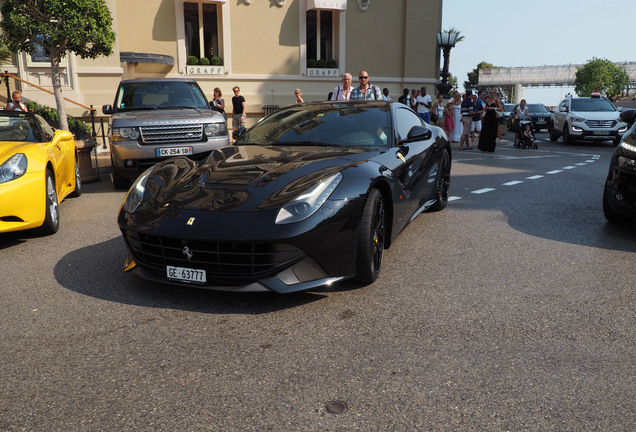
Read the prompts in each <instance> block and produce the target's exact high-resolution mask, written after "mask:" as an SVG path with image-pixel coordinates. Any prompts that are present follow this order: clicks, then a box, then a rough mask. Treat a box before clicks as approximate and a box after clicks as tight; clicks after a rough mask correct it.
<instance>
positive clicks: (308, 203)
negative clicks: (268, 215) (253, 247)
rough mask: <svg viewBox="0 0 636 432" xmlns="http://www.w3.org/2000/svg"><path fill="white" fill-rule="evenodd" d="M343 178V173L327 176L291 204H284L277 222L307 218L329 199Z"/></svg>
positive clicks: (285, 222)
mask: <svg viewBox="0 0 636 432" xmlns="http://www.w3.org/2000/svg"><path fill="white" fill-rule="evenodd" d="M341 180H342V174H341V173H337V174H334V175H332V176H330V177H327V178H326V179H324V180H322V181H320V182H319V183H318V184H316V185H315V186H314V187H312V188H311V189H309V190H308V191H307V192H305V193H304V194H302V195H300V196H299V197H298V198H296V199H295V200H293V201H292V202H290V203H289V204H287V205H284V206H283V207H282V208H281V209H280V210H279V211H278V215H277V216H276V224H277V225H281V224H288V223H293V222H300V221H302V220H305V219H307V218H308V217H309V216H311V215H312V214H314V213H315V212H316V210H318V209H319V208H320V206H322V205H323V204H324V203H325V201H327V198H329V195H331V193H332V192H333V191H334V189H335V188H336V186H338V184H340V181H341Z"/></svg>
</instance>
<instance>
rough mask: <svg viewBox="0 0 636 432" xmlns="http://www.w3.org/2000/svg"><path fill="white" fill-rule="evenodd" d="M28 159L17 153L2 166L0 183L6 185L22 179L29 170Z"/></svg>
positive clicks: (0, 168) (0, 167)
mask: <svg viewBox="0 0 636 432" xmlns="http://www.w3.org/2000/svg"><path fill="white" fill-rule="evenodd" d="M27 165H28V164H27V157H26V155H25V154H24V153H17V154H14V155H13V156H11V157H10V158H9V159H7V160H6V161H5V162H4V163H3V164H2V165H0V183H6V182H8V181H11V180H15V179H17V178H19V177H22V176H23V175H24V173H25V172H26V170H27Z"/></svg>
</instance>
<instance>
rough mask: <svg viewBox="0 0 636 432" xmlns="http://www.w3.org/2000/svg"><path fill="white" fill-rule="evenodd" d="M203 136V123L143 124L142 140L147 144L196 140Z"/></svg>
mask: <svg viewBox="0 0 636 432" xmlns="http://www.w3.org/2000/svg"><path fill="white" fill-rule="evenodd" d="M202 138H203V124H201V123H197V124H178V125H160V126H142V127H141V140H142V142H143V143H145V144H154V143H170V142H195V141H201V139H202Z"/></svg>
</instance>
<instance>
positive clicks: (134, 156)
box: [110, 136, 230, 179]
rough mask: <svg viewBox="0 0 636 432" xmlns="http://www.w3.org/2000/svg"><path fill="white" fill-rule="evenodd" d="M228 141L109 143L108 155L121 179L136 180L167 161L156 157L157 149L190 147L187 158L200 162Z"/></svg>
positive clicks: (225, 138) (228, 141)
mask: <svg viewBox="0 0 636 432" xmlns="http://www.w3.org/2000/svg"><path fill="white" fill-rule="evenodd" d="M229 145H230V140H229V138H228V137H227V136H225V137H214V138H211V139H209V140H207V141H205V142H183V143H181V142H175V143H165V144H143V145H142V144H140V143H139V142H138V141H111V144H110V155H111V162H112V164H113V168H115V169H117V172H118V173H119V174H120V175H122V176H123V177H127V178H130V179H136V178H137V177H138V176H139V174H141V173H142V172H143V171H145V170H146V169H148V168H150V167H151V166H152V165H154V164H156V163H158V162H161V161H163V160H166V159H169V158H170V156H165V157H158V156H157V150H158V149H174V148H183V147H191V148H192V154H191V155H188V156H187V157H189V158H191V159H194V160H202V159H204V158H205V157H206V156H207V155H208V154H210V153H211V152H212V151H213V150H214V149H218V148H222V147H227V146H229Z"/></svg>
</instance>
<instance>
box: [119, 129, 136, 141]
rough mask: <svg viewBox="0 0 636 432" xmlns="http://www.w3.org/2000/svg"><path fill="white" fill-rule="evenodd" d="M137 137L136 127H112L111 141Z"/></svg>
mask: <svg viewBox="0 0 636 432" xmlns="http://www.w3.org/2000/svg"><path fill="white" fill-rule="evenodd" d="M138 138H139V130H137V128H134V127H129V128H113V141H137V139H138Z"/></svg>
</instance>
